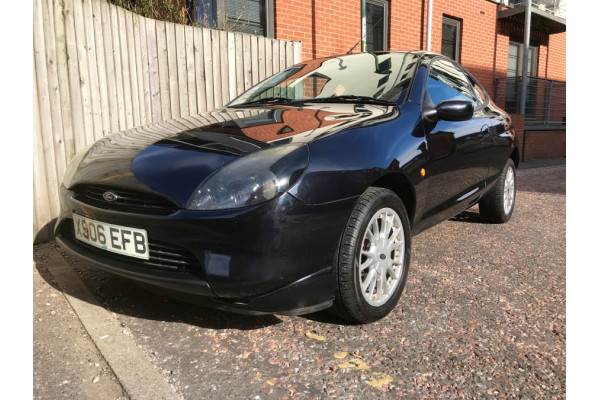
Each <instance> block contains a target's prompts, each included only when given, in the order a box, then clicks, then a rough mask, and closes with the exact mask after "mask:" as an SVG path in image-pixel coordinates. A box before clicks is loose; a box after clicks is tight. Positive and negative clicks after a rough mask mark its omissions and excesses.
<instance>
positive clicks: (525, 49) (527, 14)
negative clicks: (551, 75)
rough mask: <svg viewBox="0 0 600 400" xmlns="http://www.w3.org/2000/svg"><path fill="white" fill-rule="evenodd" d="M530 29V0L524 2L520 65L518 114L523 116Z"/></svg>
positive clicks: (525, 99) (525, 100)
mask: <svg viewBox="0 0 600 400" xmlns="http://www.w3.org/2000/svg"><path fill="white" fill-rule="evenodd" d="M530 31H531V0H526V2H525V34H524V35H523V66H522V67H521V100H520V103H519V114H521V115H523V118H525V103H526V102H527V81H528V80H529V79H528V77H527V66H528V65H529V33H530Z"/></svg>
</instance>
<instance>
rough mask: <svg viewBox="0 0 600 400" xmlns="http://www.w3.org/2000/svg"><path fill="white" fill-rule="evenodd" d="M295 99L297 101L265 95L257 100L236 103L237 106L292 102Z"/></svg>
mask: <svg viewBox="0 0 600 400" xmlns="http://www.w3.org/2000/svg"><path fill="white" fill-rule="evenodd" d="M293 101H295V99H290V98H288V97H264V98H262V99H256V100H252V101H247V102H245V103H239V104H236V105H235V106H247V105H249V104H277V103H291V102H293ZM235 106H234V107H235Z"/></svg>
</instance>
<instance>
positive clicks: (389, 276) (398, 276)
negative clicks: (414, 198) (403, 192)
mask: <svg viewBox="0 0 600 400" xmlns="http://www.w3.org/2000/svg"><path fill="white" fill-rule="evenodd" d="M381 228H383V229H381ZM410 235H411V232H410V225H409V222H408V214H407V213H406V208H405V207H404V204H403V203H402V201H401V200H400V198H399V197H398V196H396V194H395V193H394V192H392V191H391V190H388V189H384V188H376V187H372V188H369V189H368V190H367V191H366V192H365V193H364V194H363V195H362V196H361V197H360V198H359V199H358V201H357V203H356V205H355V207H354V209H353V211H352V214H351V216H350V218H349V220H348V223H347V225H346V228H345V229H344V232H343V235H342V239H341V243H340V248H339V251H338V257H337V265H336V278H337V282H336V296H335V301H334V305H333V307H332V311H334V312H335V313H336V314H338V315H340V316H341V317H343V318H345V319H348V320H350V321H353V322H357V323H368V322H372V321H376V320H378V319H380V318H383V317H384V316H386V315H387V314H389V313H390V311H391V310H392V309H393V308H394V307H395V306H396V304H397V303H398V299H399V298H400V295H401V294H402V291H403V289H404V285H405V283H406V278H407V275H408V266H409V263H410V243H411V236H410Z"/></svg>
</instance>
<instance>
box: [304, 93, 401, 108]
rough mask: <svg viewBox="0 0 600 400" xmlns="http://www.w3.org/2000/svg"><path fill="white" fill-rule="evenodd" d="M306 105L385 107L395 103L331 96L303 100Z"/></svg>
mask: <svg viewBox="0 0 600 400" xmlns="http://www.w3.org/2000/svg"><path fill="white" fill-rule="evenodd" d="M304 101H305V102H307V103H367V104H382V105H386V106H390V105H395V104H396V103H394V102H392V101H388V100H383V99H376V98H375V97H369V96H354V95H346V96H331V97H317V98H314V99H304Z"/></svg>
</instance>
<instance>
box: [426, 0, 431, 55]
mask: <svg viewBox="0 0 600 400" xmlns="http://www.w3.org/2000/svg"><path fill="white" fill-rule="evenodd" d="M432 18H433V0H427V47H426V50H427V51H431V20H432Z"/></svg>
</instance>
